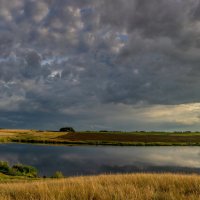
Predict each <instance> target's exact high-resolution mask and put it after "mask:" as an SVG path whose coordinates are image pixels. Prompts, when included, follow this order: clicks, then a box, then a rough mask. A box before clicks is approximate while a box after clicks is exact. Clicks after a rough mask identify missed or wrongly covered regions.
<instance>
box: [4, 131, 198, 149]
mask: <svg viewBox="0 0 200 200" xmlns="http://www.w3.org/2000/svg"><path fill="white" fill-rule="evenodd" d="M4 143H26V144H44V145H48V144H51V145H69V146H76V145H91V146H200V133H199V132H194V133H192V132H190V133H177V132H176V133H170V132H142V133H141V132H73V133H72V132H58V131H38V130H16V129H14V130H13V129H0V144H4Z"/></svg>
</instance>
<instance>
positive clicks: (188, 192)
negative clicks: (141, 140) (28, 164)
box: [0, 174, 200, 200]
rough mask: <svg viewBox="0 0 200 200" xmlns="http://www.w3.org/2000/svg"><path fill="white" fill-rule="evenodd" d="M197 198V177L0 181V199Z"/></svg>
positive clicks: (199, 191)
mask: <svg viewBox="0 0 200 200" xmlns="http://www.w3.org/2000/svg"><path fill="white" fill-rule="evenodd" d="M12 199H15V200H175V199H177V200H197V199H200V176H197V175H172V174H130V175H101V176H94V177H92V176H91V177H76V178H67V179H57V180H49V179H48V180H41V181H32V182H16V183H9V182H8V183H1V184H0V200H12Z"/></svg>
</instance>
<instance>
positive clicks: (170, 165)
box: [0, 143, 200, 176]
mask: <svg viewBox="0 0 200 200" xmlns="http://www.w3.org/2000/svg"><path fill="white" fill-rule="evenodd" d="M0 160H3V161H8V162H9V163H10V164H16V163H21V164H26V165H32V166H35V167H36V168H37V169H38V170H39V174H40V175H41V176H51V175H53V174H54V172H55V171H62V172H63V174H64V175H65V176H77V175H93V174H102V173H130V172H181V173H182V172H183V173H200V147H130V146H129V147H119V146H48V145H32V144H17V143H11V144H0Z"/></svg>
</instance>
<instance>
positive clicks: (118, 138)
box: [58, 133, 200, 143]
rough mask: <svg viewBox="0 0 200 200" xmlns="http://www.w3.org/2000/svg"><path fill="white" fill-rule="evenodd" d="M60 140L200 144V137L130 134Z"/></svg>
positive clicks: (75, 135)
mask: <svg viewBox="0 0 200 200" xmlns="http://www.w3.org/2000/svg"><path fill="white" fill-rule="evenodd" d="M58 139H63V140H71V141H85V140H89V141H104V142H105V141H110V142H112V141H114V142H145V143H147V142H186V141H187V142H200V135H192V134H191V136H189V135H187V136H184V135H166V134H159V135H155V134H150V133H147V134H146V135H144V134H137V133H135V134H130V133H124V134H123V133H121V134H119V133H117V134H115V133H68V134H66V135H62V136H59V137H58Z"/></svg>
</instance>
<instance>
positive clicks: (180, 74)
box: [0, 0, 200, 126]
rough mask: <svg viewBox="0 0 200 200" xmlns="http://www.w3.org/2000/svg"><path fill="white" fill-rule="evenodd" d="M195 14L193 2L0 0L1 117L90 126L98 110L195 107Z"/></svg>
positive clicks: (198, 21)
mask: <svg viewBox="0 0 200 200" xmlns="http://www.w3.org/2000/svg"><path fill="white" fill-rule="evenodd" d="M199 13H200V2H199V1H196V0H167V1H164V0H151V1H148V0H134V1H129V0H115V1H112V0H106V1H99V0H95V1H90V0H84V1H83V0H76V1H72V0H58V1H53V0H40V1H35V0H27V1H25V0H10V1H6V0H0V91H1V93H0V97H1V99H0V110H2V111H3V112H7V111H8V112H18V111H19V110H20V116H21V115H22V113H23V112H24V116H26V115H27V113H31V112H34V113H38V115H39V113H40V112H42V113H51V112H53V113H54V114H55V115H56V116H59V117H58V118H59V119H61V118H62V119H64V116H63V115H66V116H67V115H69V116H72V115H73V116H72V118H73V117H74V120H75V119H77V120H80V119H81V118H82V117H83V115H84V118H85V119H88V123H89V121H90V118H94V117H95V116H97V114H95V112H92V114H91V113H89V111H87V110H88V109H89V108H91V107H92V108H93V110H95V107H96V106H97V107H99V105H102V108H106V109H108V107H109V106H108V107H107V106H106V105H111V107H113V105H115V106H116V107H118V105H120V104H124V105H127V106H134V105H155V104H163V105H166V104H168V105H173V104H182V103H194V102H199V99H200V95H199V85H200V80H199V75H200V70H199V62H200V57H199V54H200V40H199V34H200V18H199V16H200V14H199ZM95 105H96V106H95ZM119 107H120V106H119ZM89 110H90V109H89ZM119 110H120V109H119ZM99 111H100V109H98V110H97V111H96V112H99ZM73 112H75V114H74V113H73ZM120 112H121V110H120ZM64 113H65V114H64ZM66 113H67V114H66ZM69 113H70V114H69ZM80 113H82V114H83V115H82V114H80ZM44 115H45V114H44ZM111 115H112V114H111ZM34 116H35V115H34ZM99 117H100V116H99ZM101 117H102V118H103V116H101ZM47 118H48V117H47ZM66 118H69V117H66ZM51 120H53V119H51ZM98 120H100V121H101V119H100V118H99V119H98ZM22 121H24V118H23V120H22ZM91 121H92V123H93V124H94V123H95V122H93V120H91ZM2 123H3V122H2ZM45 123H46V122H45ZM77 123H78V122H77ZM80 123H82V124H83V123H84V122H80ZM102 124H103V121H102ZM78 126H82V125H80V124H79V125H78Z"/></svg>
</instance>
